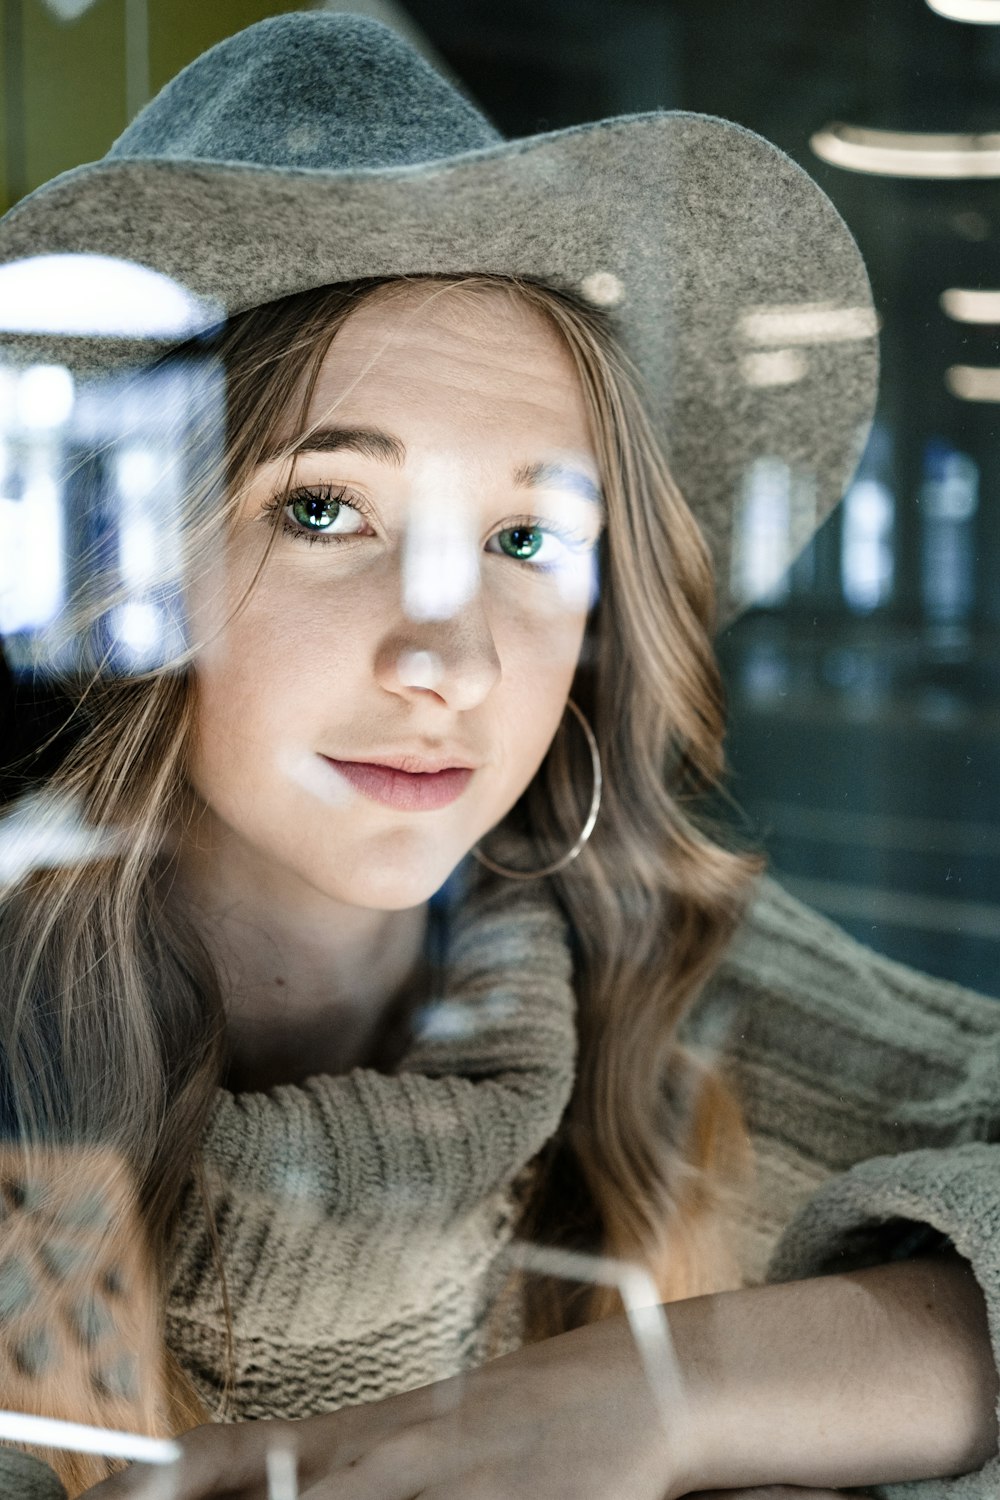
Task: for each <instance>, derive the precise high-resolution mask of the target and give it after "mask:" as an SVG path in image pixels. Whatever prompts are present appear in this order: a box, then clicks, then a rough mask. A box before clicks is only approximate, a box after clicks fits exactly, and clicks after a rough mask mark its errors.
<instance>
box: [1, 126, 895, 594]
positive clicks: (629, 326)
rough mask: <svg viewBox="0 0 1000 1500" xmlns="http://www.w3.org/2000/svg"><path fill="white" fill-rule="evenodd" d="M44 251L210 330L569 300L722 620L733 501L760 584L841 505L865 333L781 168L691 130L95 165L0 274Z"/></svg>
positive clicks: (9, 229)
mask: <svg viewBox="0 0 1000 1500" xmlns="http://www.w3.org/2000/svg"><path fill="white" fill-rule="evenodd" d="M54 253H83V254H100V255H107V256H114V257H120V258H122V259H126V260H129V261H133V262H138V263H139V264H141V265H145V266H147V267H150V268H152V269H154V270H156V271H159V272H162V273H165V274H166V275H168V276H170V277H172V278H174V279H175V280H177V281H179V282H180V283H182V285H184V286H185V287H187V288H188V289H189V290H190V291H191V292H193V293H194V294H196V296H198V297H201V298H204V299H206V301H207V302H209V303H214V304H216V305H217V306H219V307H221V308H222V309H223V310H224V311H225V312H226V313H229V314H231V313H235V312H240V311H243V310H244V309H247V308H250V307H253V306H256V305H258V304H260V303H263V302H269V301H272V300H274V299H275V298H278V297H282V296H284V295H286V294H288V293H292V292H297V291H301V290H304V289H306V288H310V287H316V286H321V285H325V284H329V283H334V282H339V281H347V280H353V279H355V278H359V277H372V276H392V275H407V274H419V273H421V272H423V273H430V274H451V273H461V272H470V271H473V272H487V273H495V274H500V275H504V276H518V277H526V278H530V279H532V280H537V281H540V282H544V283H547V284H549V285H552V286H555V287H559V288H563V289H566V290H571V291H575V292H577V293H578V294H579V293H581V291H582V292H584V293H587V292H588V291H589V293H590V295H591V297H592V298H593V299H594V300H597V301H602V300H603V301H605V302H606V303H608V304H609V306H608V314H607V315H608V317H609V318H610V319H611V320H612V323H613V325H614V327H615V329H616V332H617V334H618V337H619V339H620V341H621V343H622V345H623V347H624V349H625V351H626V352H627V354H628V355H629V356H630V358H631V360H632V361H633V362H634V364H635V366H636V367H637V368H638V370H639V372H640V375H641V379H642V383H643V386H644V389H645V395H646V400H647V405H648V407H649V410H650V414H651V417H652V419H653V423H654V427H655V431H656V434H657V436H658V438H659V439H660V441H661V443H662V445H663V448H664V451H665V453H666V456H667V458H668V460H669V463H670V466H671V469H672V472H673V474H674V476H675V478H676V479H677V481H678V483H679V485H680V487H681V490H682V491H683V493H684V495H685V497H686V499H687V501H688V503H689V504H690V505H691V507H692V509H693V511H694V513H695V515H696V517H697V519H698V521H699V524H700V525H701V528H702V530H703V532H704V535H705V537H706V540H707V541H708V544H709V547H710V549H711V552H712V555H713V557H714V560H715V565H716V569H717V577H718V582H719V615H720V621H721V622H723V623H724V622H725V621H727V620H728V619H730V618H732V616H733V615H734V614H735V613H737V612H738V611H739V610H740V609H741V608H744V607H745V606H746V605H747V604H748V603H750V602H752V599H751V597H750V595H749V594H748V577H749V578H750V585H749V586H750V590H751V592H752V576H751V575H747V573H746V570H745V569H742V565H741V563H739V562H737V563H736V564H735V566H734V559H733V548H734V535H735V534H737V533H739V532H740V527H741V526H743V527H744V530H745V523H746V517H747V515H748V514H749V513H750V512H749V511H748V506H750V507H751V509H752V504H753V487H754V485H755V484H757V485H763V486H765V487H767V486H770V487H771V490H772V491H774V489H775V485H777V488H778V490H780V492H781V498H780V504H779V509H780V510H781V514H782V516H783V517H784V518H785V520H784V521H783V522H782V525H781V526H779V527H774V526H773V525H772V528H771V532H772V536H771V540H770V541H769V542H766V545H768V546H770V547H771V548H772V549H773V550H774V551H775V552H776V554H777V555H776V556H775V557H774V558H773V559H772V561H771V564H770V573H771V575H772V576H776V574H777V573H778V572H780V568H781V566H782V565H784V564H786V563H789V562H791V561H792V559H793V558H794V557H795V556H796V555H797V553H798V552H799V551H800V549H801V547H802V546H803V545H804V544H805V542H806V541H807V540H808V539H809V537H810V536H811V534H812V533H813V531H814V530H815V528H816V526H817V525H818V524H819V522H820V521H821V520H822V519H823V518H824V517H825V516H826V515H827V514H828V512H829V511H830V510H831V508H832V507H833V506H834V505H835V504H836V503H837V501H838V500H839V498H840V497H841V495H842V493H843V491H844V488H845V486H846V485H847V483H848V481H849V479H850V477H851V475H852V473H853V471H854V469H855V467H856V465H857V461H858V458H859V456H860V453H861V450H862V447H863V444H864V441H865V438H866V435H867V432H868V428H869V425H870V422H871V417H872V412H873V407H874V401H875V390H876V381H877V343H876V337H875V328H876V322H875V317H874V312H873V309H872V304H871V292H870V287H869V283H868V278H867V275H866V273H865V269H864V265H863V262H862V260H861V256H860V254H859V252H858V249H857V246H856V245H855V243H854V240H853V238H852V236H851V234H850V232H849V231H848V229H847V228H846V226H845V225H844V223H843V221H842V219H841V218H840V217H839V215H838V214H837V212H836V210H835V209H834V207H833V205H832V204H831V203H830V201H829V199H828V198H827V197H826V196H825V194H824V193H823V192H822V191H821V190H820V189H819V188H818V187H817V185H816V184H815V183H814V182H813V181H812V180H811V178H809V177H808V176H807V174H806V173H805V172H803V171H802V169H801V168H800V167H798V166H797V165H796V164H795V163H794V162H792V161H791V160H790V159H789V158H788V157H786V156H785V155H784V154H783V153H782V152H780V151H778V150H777V149H776V148H775V147H774V146H772V145H771V144H770V143H769V142H767V141H765V140H763V139H762V138H761V137H759V136H757V135H755V134H753V133H752V132H751V131H748V130H745V129H743V128H742V127H740V126H737V125H734V124H732V123H730V122H728V121H724V120H719V119H715V118H713V117H711V116H706V115H697V114H690V113H684V112H674V111H671V112H662V113H656V114H648V115H635V116H628V117H622V118H619V119H612V120H607V121H603V122H600V123H598V124H594V125H586V126H581V127H576V128H573V129H569V130H563V131H558V132H552V133H549V134H546V135H539V136H534V137H530V138H527V139H524V140H518V141H510V142H502V143H500V144H498V145H495V146H490V147H487V148H485V149H479V150H475V151H468V152H463V153H462V154H459V155H456V156H452V157H450V158H446V159H442V160H436V161H434V162H433V163H429V164H426V165H418V166H407V167H389V168H375V169H368V170H364V171H353V172H343V171H327V170H321V169H315V168H297V167H287V168H285V167H282V168H275V167H269V166H260V165H255V164H247V163H233V164H228V163H206V162H205V161H203V160H183V159H166V158H156V159H142V158H123V159H117V160H115V159H105V160H104V161H101V162H96V163H93V164H91V165H87V166H84V167H79V168H76V169H74V170H73V171H70V172H67V173H64V174H63V175H62V176H60V177H57V178H55V179H53V181H51V182H50V183H48V184H46V185H45V186H44V187H42V188H40V189H38V190H37V191H36V192H34V193H32V194H31V195H30V197H28V198H27V199H25V200H23V201H22V203H21V204H19V205H17V206H16V207H15V208H14V209H12V210H11V211H10V212H9V213H8V214H7V215H6V216H5V217H4V218H3V219H2V220H0V264H4V263H8V262H11V261H15V260H19V259H22V258H25V257H29V256H38V255H43V254H54ZM4 351H6V352H7V353H8V354H10V355H12V356H14V357H16V358H18V359H23V358H25V357H26V356H28V355H30V356H32V357H41V358H46V359H58V360H62V361H65V362H67V363H69V364H71V365H74V364H75V365H81V364H83V365H85V366H87V367H89V368H94V369H96V368H103V369H112V368H116V367H118V368H120V367H122V366H123V365H126V364H129V363H133V362H135V361H136V359H137V358H138V357H141V356H140V353H139V351H137V346H136V344H135V342H134V341H131V340H116V339H105V340H102V341H100V342H99V343H95V342H93V341H88V342H87V343H86V345H84V344H83V343H81V341H80V340H79V339H73V338H57V337H52V336H45V337H34V336H31V337H28V336H24V335H9V334H8V335H0V354H2V353H3V352H4ZM147 357H148V351H147ZM775 476H777V478H776V477H775ZM741 518H742V519H741ZM744 540H745V539H744ZM755 545H757V546H758V547H759V546H760V545H761V543H760V538H759V536H758V539H757V542H756V543H755ZM764 571H765V573H766V572H768V567H767V566H765V569H764Z"/></svg>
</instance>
